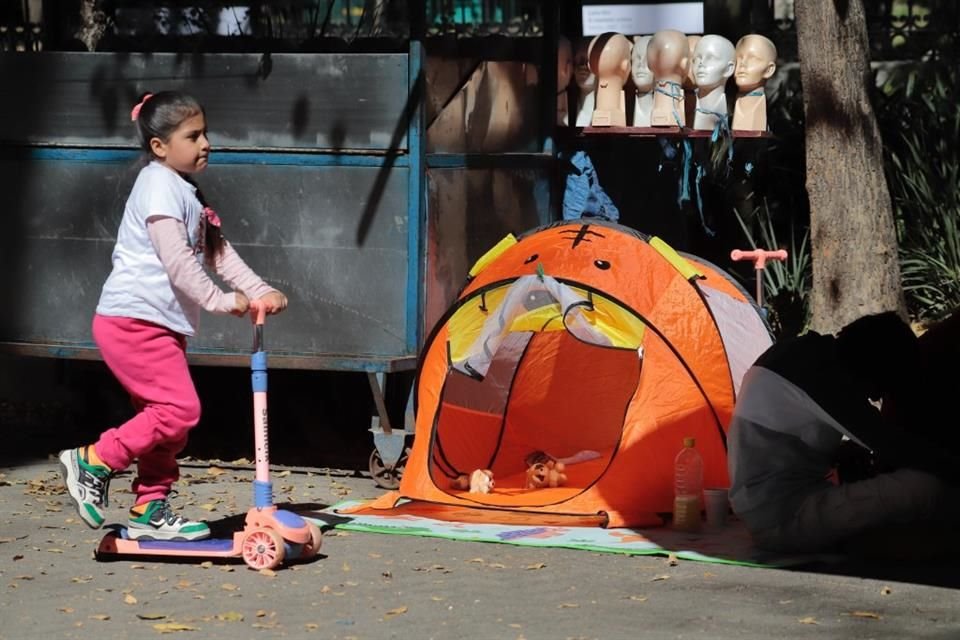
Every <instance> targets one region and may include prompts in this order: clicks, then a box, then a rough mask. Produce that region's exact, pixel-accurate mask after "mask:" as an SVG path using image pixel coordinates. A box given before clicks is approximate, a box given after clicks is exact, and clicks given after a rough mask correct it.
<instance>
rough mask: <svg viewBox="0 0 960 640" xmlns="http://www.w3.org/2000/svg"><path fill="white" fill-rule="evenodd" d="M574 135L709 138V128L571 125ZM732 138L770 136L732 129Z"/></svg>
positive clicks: (766, 133)
mask: <svg viewBox="0 0 960 640" xmlns="http://www.w3.org/2000/svg"><path fill="white" fill-rule="evenodd" d="M571 131H572V132H573V135H574V136H576V137H578V138H579V137H594V136H621V137H628V138H659V137H668V138H709V137H710V136H712V135H713V130H711V129H689V128H687V127H572V128H571ZM733 137H734V138H771V137H773V134H771V133H770V132H769V131H744V130H738V129H734V130H733Z"/></svg>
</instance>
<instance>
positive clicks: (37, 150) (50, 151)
mask: <svg viewBox="0 0 960 640" xmlns="http://www.w3.org/2000/svg"><path fill="white" fill-rule="evenodd" d="M4 152H5V153H6V152H12V153H14V154H18V153H22V154H25V155H26V157H27V158H29V159H30V160H59V161H67V162H99V163H105V164H112V163H123V162H130V161H132V160H136V159H137V157H139V156H140V154H141V153H143V152H142V151H140V150H139V149H120V148H116V149H91V148H87V147H26V148H24V147H21V148H20V149H9V150H4ZM210 163H211V164H260V165H288V166H309V167H382V166H384V165H385V164H386V163H387V156H386V154H379V155H370V154H359V153H289V152H281V153H273V152H264V151H249V152H248V151H214V153H212V154H211V156H210ZM390 164H391V166H394V167H403V168H405V167H408V166H410V164H409V158H408V157H407V156H398V157H396V158H394V159H393V160H391V161H390Z"/></svg>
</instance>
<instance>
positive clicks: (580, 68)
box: [573, 38, 597, 93]
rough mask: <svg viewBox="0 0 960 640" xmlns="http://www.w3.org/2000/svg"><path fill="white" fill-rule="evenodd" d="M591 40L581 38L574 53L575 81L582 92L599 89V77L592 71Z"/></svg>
mask: <svg viewBox="0 0 960 640" xmlns="http://www.w3.org/2000/svg"><path fill="white" fill-rule="evenodd" d="M589 48H590V38H580V39H579V40H578V41H577V47H576V49H575V50H574V52H573V80H574V82H576V83H577V86H578V87H579V88H580V92H581V93H584V92H590V91H593V90H594V89H596V88H597V76H595V75H593V72H592V71H590V56H589V55H587V50H588V49H589Z"/></svg>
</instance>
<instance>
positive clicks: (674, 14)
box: [583, 2, 703, 36]
mask: <svg viewBox="0 0 960 640" xmlns="http://www.w3.org/2000/svg"><path fill="white" fill-rule="evenodd" d="M661 29H676V30H677V31H681V32H683V33H703V3H702V2H669V3H667V2H664V3H659V4H591V5H584V7H583V35H585V36H595V35H599V34H601V33H606V32H608V31H613V32H615V33H622V34H624V35H628V36H630V35H645V34H651V33H656V32H657V31H660V30H661Z"/></svg>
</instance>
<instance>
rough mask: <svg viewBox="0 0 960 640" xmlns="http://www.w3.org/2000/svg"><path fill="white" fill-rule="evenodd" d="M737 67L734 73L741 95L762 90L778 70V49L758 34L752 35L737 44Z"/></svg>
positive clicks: (746, 36)
mask: <svg viewBox="0 0 960 640" xmlns="http://www.w3.org/2000/svg"><path fill="white" fill-rule="evenodd" d="M736 57H737V66H736V71H735V73H734V77H735V78H736V83H737V87H738V88H739V91H740V92H741V93H747V92H749V91H753V90H754V89H759V88H761V87H762V86H763V85H764V84H766V82H767V80H769V79H770V77H771V76H773V72H774V71H776V70H777V47H776V46H775V45H774V44H773V42H772V41H771V40H770V39H769V38H766V37H765V36H761V35H760V34H758V33H750V34H747V35H745V36H743V37H742V38H740V40H739V41H738V42H737V49H736Z"/></svg>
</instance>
